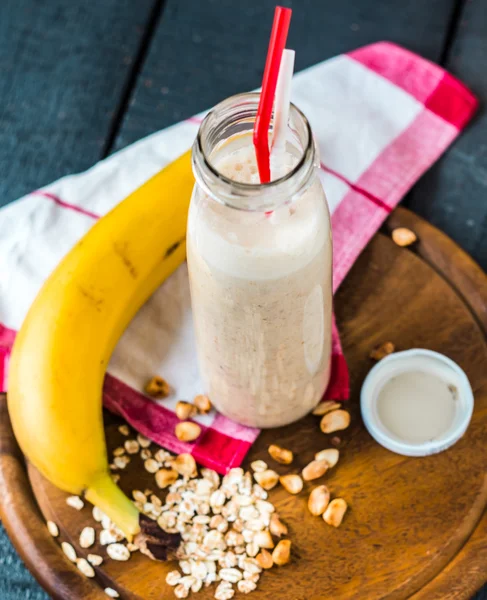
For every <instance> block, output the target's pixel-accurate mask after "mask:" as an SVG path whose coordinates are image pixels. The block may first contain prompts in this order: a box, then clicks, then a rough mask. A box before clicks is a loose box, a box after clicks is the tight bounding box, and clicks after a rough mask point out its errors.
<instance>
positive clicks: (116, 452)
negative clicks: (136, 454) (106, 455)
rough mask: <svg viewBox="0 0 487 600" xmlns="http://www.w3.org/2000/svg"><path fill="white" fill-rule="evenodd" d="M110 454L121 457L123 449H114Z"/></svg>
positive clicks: (123, 452)
mask: <svg viewBox="0 0 487 600" xmlns="http://www.w3.org/2000/svg"><path fill="white" fill-rule="evenodd" d="M112 454H113V456H123V455H124V454H125V448H123V447H122V446H119V447H118V448H115V450H114V451H113V452H112Z"/></svg>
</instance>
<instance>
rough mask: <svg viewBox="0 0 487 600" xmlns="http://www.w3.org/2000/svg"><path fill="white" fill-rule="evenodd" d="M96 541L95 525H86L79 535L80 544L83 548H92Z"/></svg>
mask: <svg viewBox="0 0 487 600" xmlns="http://www.w3.org/2000/svg"><path fill="white" fill-rule="evenodd" d="M94 543H95V530H94V529H93V527H84V529H83V531H82V532H81V534H80V536H79V545H80V546H81V547H82V548H90V547H91V546H93V544H94Z"/></svg>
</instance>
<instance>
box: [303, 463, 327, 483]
mask: <svg viewBox="0 0 487 600" xmlns="http://www.w3.org/2000/svg"><path fill="white" fill-rule="evenodd" d="M328 467H329V465H328V463H327V462H326V460H312V461H311V462H310V463H309V464H308V465H306V466H305V467H304V469H303V479H304V480H305V481H311V480H313V479H318V477H321V476H322V475H324V474H325V473H326V472H327V471H328Z"/></svg>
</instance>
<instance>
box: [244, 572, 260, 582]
mask: <svg viewBox="0 0 487 600" xmlns="http://www.w3.org/2000/svg"><path fill="white" fill-rule="evenodd" d="M243 576H244V579H245V580H246V581H253V582H254V583H257V582H258V581H259V579H260V575H259V573H250V572H249V571H244V574H243Z"/></svg>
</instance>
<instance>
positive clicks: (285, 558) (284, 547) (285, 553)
mask: <svg viewBox="0 0 487 600" xmlns="http://www.w3.org/2000/svg"><path fill="white" fill-rule="evenodd" d="M290 559H291V542H290V540H281V541H280V542H279V543H278V544H277V546H276V547H275V548H274V550H273V552H272V561H273V563H274V564H275V565H277V566H278V567H282V566H283V565H286V564H287V563H288V562H289V561H290Z"/></svg>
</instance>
